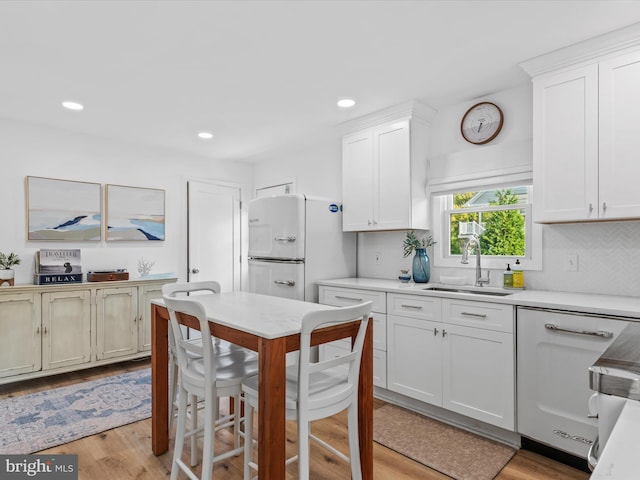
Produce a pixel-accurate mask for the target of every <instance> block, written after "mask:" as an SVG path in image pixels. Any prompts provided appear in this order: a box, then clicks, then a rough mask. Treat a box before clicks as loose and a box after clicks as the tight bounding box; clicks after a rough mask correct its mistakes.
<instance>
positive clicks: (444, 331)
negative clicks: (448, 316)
mask: <svg viewBox="0 0 640 480" xmlns="http://www.w3.org/2000/svg"><path fill="white" fill-rule="evenodd" d="M446 335H447V331H446V330H445V329H444V328H443V329H442V338H444V337H445V336H446Z"/></svg>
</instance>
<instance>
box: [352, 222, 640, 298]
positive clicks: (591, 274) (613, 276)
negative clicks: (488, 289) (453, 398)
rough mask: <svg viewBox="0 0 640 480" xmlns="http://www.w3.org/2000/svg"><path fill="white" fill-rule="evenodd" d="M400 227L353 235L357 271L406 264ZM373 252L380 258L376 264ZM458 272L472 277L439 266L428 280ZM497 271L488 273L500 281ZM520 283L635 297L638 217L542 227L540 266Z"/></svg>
mask: <svg viewBox="0 0 640 480" xmlns="http://www.w3.org/2000/svg"><path fill="white" fill-rule="evenodd" d="M404 236H405V232H404V231H402V232H377V233H360V234H358V276H360V277H373V278H389V279H397V278H398V275H399V274H400V269H402V268H405V269H410V268H411V258H410V257H409V258H403V257H402V240H403V239H404ZM376 254H380V255H379V256H380V263H379V264H376ZM569 254H575V255H577V257H578V270H577V271H576V272H569V271H567V270H566V264H567V261H566V260H567V255H569ZM440 275H458V276H464V277H465V278H467V282H466V283H468V284H471V283H472V282H473V277H474V270H473V268H438V267H437V266H433V265H432V269H431V280H432V281H434V282H437V281H438V280H439V278H440ZM501 280H502V271H498V270H493V271H492V272H491V284H492V285H500V284H501ZM525 285H526V287H527V288H531V289H536V290H558V291H567V292H584V293H602V294H609V295H626V296H640V222H635V221H634V222H601V223H577V224H566V225H544V226H543V270H542V271H525Z"/></svg>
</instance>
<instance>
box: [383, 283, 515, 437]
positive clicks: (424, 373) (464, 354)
mask: <svg viewBox="0 0 640 480" xmlns="http://www.w3.org/2000/svg"><path fill="white" fill-rule="evenodd" d="M387 302H388V305H389V315H388V318H387V346H388V348H387V374H388V376H387V385H388V389H389V390H391V391H394V392H397V393H401V394H403V395H406V396H408V397H411V398H415V399H417V400H421V401H423V402H426V403H430V404H433V405H437V406H440V407H443V408H446V409H448V410H451V411H454V412H457V413H460V414H463V415H466V416H468V417H471V418H475V419H478V420H481V421H483V422H486V423H490V424H492V425H497V426H499V427H502V428H505V429H509V430H513V429H514V427H515V362H514V357H515V352H514V340H513V323H514V315H513V307H512V306H511V305H499V304H491V303H487V302H476V301H468V300H452V299H448V298H442V299H441V298H437V297H424V296H418V295H406V294H394V293H389V294H388V295H387Z"/></svg>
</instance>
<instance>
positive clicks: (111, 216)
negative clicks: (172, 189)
mask: <svg viewBox="0 0 640 480" xmlns="http://www.w3.org/2000/svg"><path fill="white" fill-rule="evenodd" d="M106 192H107V193H106V198H107V200H106V203H107V208H106V224H105V232H106V239H107V241H112V240H126V241H137V240H141V241H157V240H164V190H159V189H155V188H140V187H126V186H123V185H107V188H106Z"/></svg>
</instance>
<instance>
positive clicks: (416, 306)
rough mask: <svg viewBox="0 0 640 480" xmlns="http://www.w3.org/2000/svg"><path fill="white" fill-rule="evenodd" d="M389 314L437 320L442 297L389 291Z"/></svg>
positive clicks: (439, 318)
mask: <svg viewBox="0 0 640 480" xmlns="http://www.w3.org/2000/svg"><path fill="white" fill-rule="evenodd" d="M388 297H389V314H391V315H400V316H402V317H412V318H419V319H422V320H431V321H435V322H439V321H440V320H441V308H442V307H441V305H442V299H441V298H437V297H425V296H422V295H405V294H399V293H390V294H389V295H388Z"/></svg>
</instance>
